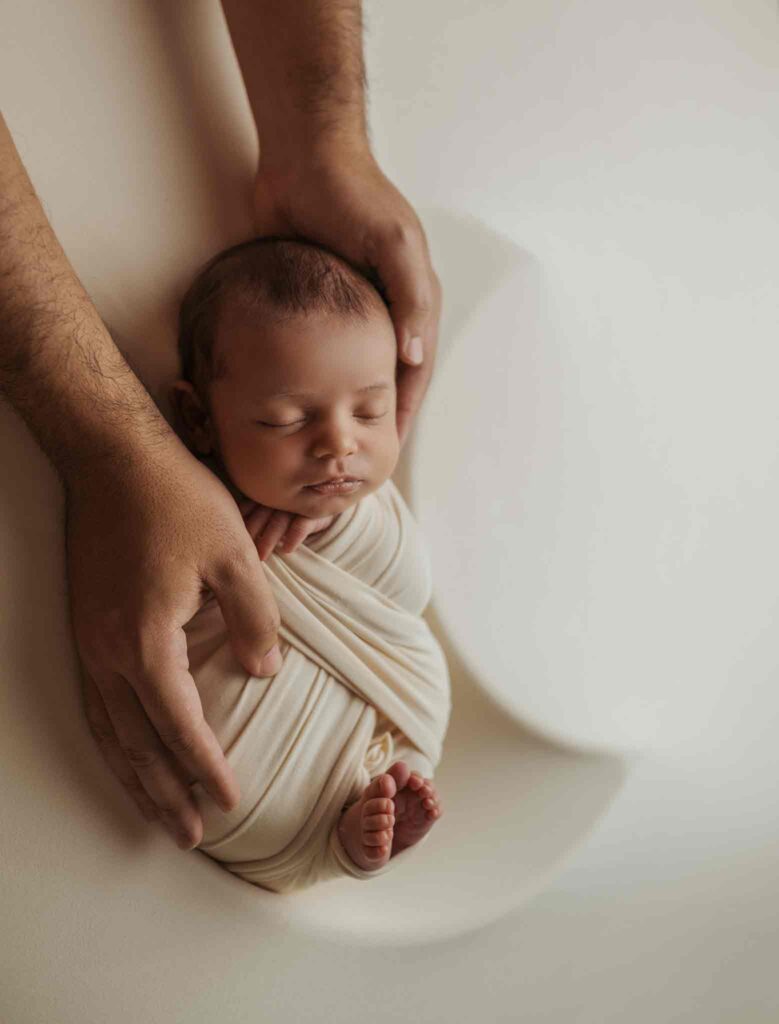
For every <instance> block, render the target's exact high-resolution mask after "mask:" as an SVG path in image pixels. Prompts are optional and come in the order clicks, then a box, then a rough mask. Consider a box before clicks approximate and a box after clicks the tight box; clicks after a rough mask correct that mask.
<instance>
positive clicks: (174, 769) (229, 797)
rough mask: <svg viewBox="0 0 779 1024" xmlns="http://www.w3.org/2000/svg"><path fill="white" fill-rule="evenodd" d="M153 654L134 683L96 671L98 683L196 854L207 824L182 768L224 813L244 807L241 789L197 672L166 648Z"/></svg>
mask: <svg viewBox="0 0 779 1024" xmlns="http://www.w3.org/2000/svg"><path fill="white" fill-rule="evenodd" d="M146 656H147V657H149V658H150V660H149V665H148V668H147V667H146V666H145V665H144V664H142V663H141V662H139V663H138V667H137V669H136V672H135V675H134V677H133V678H130V679H127V680H126V679H124V678H123V677H122V676H118V675H116V674H110V675H109V674H106V675H104V676H101V675H100V674H99V673H94V680H95V684H96V686H97V687H98V689H99V691H100V695H101V697H102V699H103V703H104V704H105V708H106V711H107V712H108V715H109V716H110V719H111V724H112V726H113V728H114V731H115V733H116V737H117V741H118V743H119V746H120V748H121V750H122V753H123V754H124V756H125V758H126V759H127V761H128V763H129V764H130V765H131V767H132V768H133V769H134V771H135V773H136V775H137V776H138V778H139V779H140V781H141V783H142V785H143V787H144V789H145V790H146V792H147V793H148V795H149V796H150V797H151V799H152V801H153V802H154V804H155V806H156V807H157V809H158V811H159V814H160V817H161V818H162V820H163V821H164V822H165V824H166V825H167V826H168V827H169V828H170V829H171V831H172V832H173V833H174V834H175V835H177V836H179V837H180V839H181V841H180V842H179V845H180V847H181V848H182V849H191V848H192V847H193V846H196V845H197V844H198V843H199V842H200V841H201V839H202V835H203V823H202V819H201V816H200V811H199V809H198V807H197V804H196V803H195V801H194V798H193V796H192V793H191V792H190V789H189V787H188V785H187V783H186V782H185V780H184V778H183V777H182V770H181V767H180V766H182V765H183V767H184V768H185V769H186V771H187V773H188V777H189V778H194V779H197V780H198V781H200V782H201V783H202V785H203V786H204V787H205V789H207V790H208V792H209V793H210V794H211V796H212V797H213V798H214V800H216V802H217V803H218V804H219V805H220V806H221V807H222V809H223V810H227V809H228V807H232V806H234V805H235V802H237V798H238V796H239V794H238V792H237V790H238V787H237V784H236V783H235V780H234V778H233V775H232V769H231V768H230V766H229V765H228V764H227V762H226V760H225V758H224V755H223V753H222V750H221V747H220V746H219V744H218V742H217V740H216V737H215V736H214V734H213V733H212V732H211V729H210V728H209V726H208V725H207V723H206V722H205V719H204V718H203V711H202V707H201V704H200V696H199V694H198V692H197V688H196V687H195V683H194V680H193V679H192V677H191V675H190V674H189V672H187V671H186V670H184V669H183V668H182V667H181V665H180V663H179V662H178V659H177V658H176V657H175V656H171V653H170V650H169V648H168V646H167V645H165V644H164V643H158V644H157V646H156V648H154V649H152V650H151V651H147V652H146ZM172 762H173V763H172ZM175 762H178V764H176V763H175Z"/></svg>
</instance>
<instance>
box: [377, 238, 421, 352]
mask: <svg viewBox="0 0 779 1024" xmlns="http://www.w3.org/2000/svg"><path fill="white" fill-rule="evenodd" d="M376 263H377V270H378V272H379V276H380V277H381V280H382V281H383V282H384V286H385V288H386V292H387V297H388V299H389V301H390V310H391V315H392V321H393V324H394V326H395V334H396V339H397V345H398V356H399V358H400V359H402V360H403V361H404V362H406V363H410V364H411V365H412V366H418V365H419V364H420V363H421V362H422V361H423V359H424V357H425V355H426V354H427V353H426V350H427V349H428V347H429V346H428V343H429V341H430V335H431V333H432V324H433V308H434V296H433V290H432V289H433V275H432V268H431V266H430V260H429V257H428V254H427V251H426V243H425V239H424V235H423V234H422V232H421V229H420V231H419V233H418V234H416V235H412V236H410V237H409V238H408V239H407V240H406V241H404V242H399V241H398V240H397V238H392V237H390V238H387V239H384V240H382V241H381V242H380V243H379V244H378V245H377V246H376Z"/></svg>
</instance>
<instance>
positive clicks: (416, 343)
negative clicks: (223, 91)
mask: <svg viewBox="0 0 779 1024" xmlns="http://www.w3.org/2000/svg"><path fill="white" fill-rule="evenodd" d="M403 351H404V353H405V356H406V359H409V360H410V361H411V362H412V363H416V364H418V363H421V362H422V354H423V353H422V339H421V338H420V337H419V336H415V337H413V338H410V339H408V340H407V341H406V345H405V348H404V349H403Z"/></svg>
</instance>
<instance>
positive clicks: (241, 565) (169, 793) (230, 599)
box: [65, 443, 280, 849]
mask: <svg viewBox="0 0 779 1024" xmlns="http://www.w3.org/2000/svg"><path fill="white" fill-rule="evenodd" d="M65 493H66V552H67V571H68V577H69V583H70V586H69V600H70V608H71V618H72V625H73V631H74V635H75V638H76V642H77V647H78V651H79V655H80V659H81V667H82V673H83V696H84V707H85V711H86V717H87V721H88V723H89V727H90V730H91V732H92V734H93V735H94V737H95V739H96V741H97V743H98V746H99V749H100V751H101V753H102V755H103V757H104V758H105V760H106V762H107V764H108V766H109V768H110V769H111V770H112V771H113V772H114V774H115V775H116V776H117V778H118V779H119V781H120V782H121V783H122V785H123V786H124V787H125V788H126V789H127V791H128V792H129V794H130V796H131V797H132V798H133V799H134V800H135V802H136V803H137V804H138V806H139V808H140V809H141V811H142V813H143V814H144V815H145V816H146V817H148V818H149V819H150V820H152V819H153V818H154V817H157V816H158V815H159V817H161V818H162V820H163V822H164V823H165V824H166V825H167V826H168V827H169V829H170V830H171V832H172V833H173V834H174V836H176V837H179V836H181V835H182V834H183V836H185V841H184V842H179V839H178V838H177V842H179V845H180V846H181V848H182V849H190V848H192V846H195V845H197V844H198V843H200V841H201V840H202V819H201V817H200V813H199V810H198V808H197V805H196V803H195V801H194V799H193V797H192V794H191V792H190V791H189V786H190V785H191V784H192V782H194V781H197V782H200V783H201V785H202V786H203V787H204V788H205V789H206V790H207V791H208V793H209V794H210V795H211V796H212V797H213V799H214V800H215V801H216V802H217V803H218V804H219V805H220V806H221V807H222V809H223V810H229V809H231V808H232V807H234V806H235V805H236V803H237V802H238V799H239V796H240V793H239V789H238V784H237V782H236V779H235V776H234V774H233V771H232V768H231V767H230V765H229V764H228V762H227V760H226V759H225V757H224V754H223V752H222V749H221V747H220V745H219V742H218V741H217V739H216V737H215V736H214V734H213V732H212V731H211V729H210V727H209V726H208V724H207V723H206V721H205V719H204V717H203V709H202V705H201V702H200V697H199V694H198V691H197V688H196V686H195V682H194V680H193V679H192V676H191V675H190V673H189V660H188V658H187V644H186V636H185V634H184V630H183V626H184V625H185V624H186V623H187V622H188V621H189V620H190V619H191V618H192V616H193V615H194V614H195V612H196V611H197V609H198V607H199V606H200V604H201V603H202V602H201V600H200V597H201V594H202V592H203V591H204V590H206V589H208V590H210V591H211V592H213V593H214V595H215V596H216V599H217V601H218V602H219V605H220V607H221V610H222V613H223V615H224V619H225V623H226V625H227V629H228V632H229V635H230V639H231V641H232V645H233V649H234V651H235V653H236V655H237V657H238V659H239V660H240V662H241V663H242V664H243V666H244V667H245V668H246V670H247V671H249V672H251V673H252V674H254V675H259V676H262V675H266V676H267V675H272V674H273V672H276V671H278V669H279V667H280V656H279V655H278V652H277V653H276V656H275V661H276V663H275V664H274V665H270V666H269V665H268V664H267V659H266V664H264V665H263V664H262V662H263V656H264V655H266V653H269V649H270V648H271V645H272V644H275V641H276V633H277V630H278V627H279V614H278V609H277V607H276V602H275V600H274V598H273V595H272V593H271V590H270V585H269V583H268V581H267V579H266V577H265V573H264V571H263V569H262V566H261V564H260V561H259V559H258V557H257V552H256V550H255V547H254V544H253V543H252V540H251V538H250V536H249V534H248V533H247V531H246V528H245V526H244V523H243V520H242V518H241V514H240V512H239V510H238V506H237V505H236V503H235V501H234V499H233V498H232V497H231V495H230V493H229V491H228V490H227V489H226V488H225V487H224V485H223V484H222V483H221V482H220V481H219V480H218V479H217V478H216V476H215V475H214V474H213V473H211V472H210V471H209V470H208V469H207V468H206V467H205V466H203V465H201V464H200V463H199V462H198V461H197V459H195V458H194V457H193V456H191V455H190V454H189V453H188V452H186V451H185V449H184V448H183V447H182V446H178V443H177V447H175V448H174V447H173V446H172V445H171V446H166V447H165V448H164V449H158V448H152V449H151V450H146V451H144V452H143V453H141V452H139V453H138V458H137V459H131V460H126V459H124V460H116V462H114V464H113V465H108V464H107V463H106V461H105V460H95V461H94V462H93V463H91V464H90V465H89V466H88V467H87V468H86V469H85V470H83V471H82V472H81V473H80V474H79V476H78V478H77V479H68V480H66V484H65Z"/></svg>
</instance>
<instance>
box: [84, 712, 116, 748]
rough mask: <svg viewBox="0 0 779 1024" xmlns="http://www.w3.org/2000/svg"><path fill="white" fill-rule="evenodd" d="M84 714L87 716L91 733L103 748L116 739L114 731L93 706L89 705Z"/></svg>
mask: <svg viewBox="0 0 779 1024" xmlns="http://www.w3.org/2000/svg"><path fill="white" fill-rule="evenodd" d="M84 713H85V715H86V719H87V725H88V726H89V731H90V733H91V734H92V736H93V737H94V738H95V740H96V741H97V743H98V744H99V745H100V746H101V747H102V746H103V745H104V744H106V743H111V742H112V741H113V740H114V738H115V737H114V730H113V729H112V728H111V726H110V725H109V724H108V722H107V721H106V719H105V718H104V716H103V715H102V714H100V713H96V712H95V709H94V707H93V706H91V705H87V706H86V707H85V708H84Z"/></svg>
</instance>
